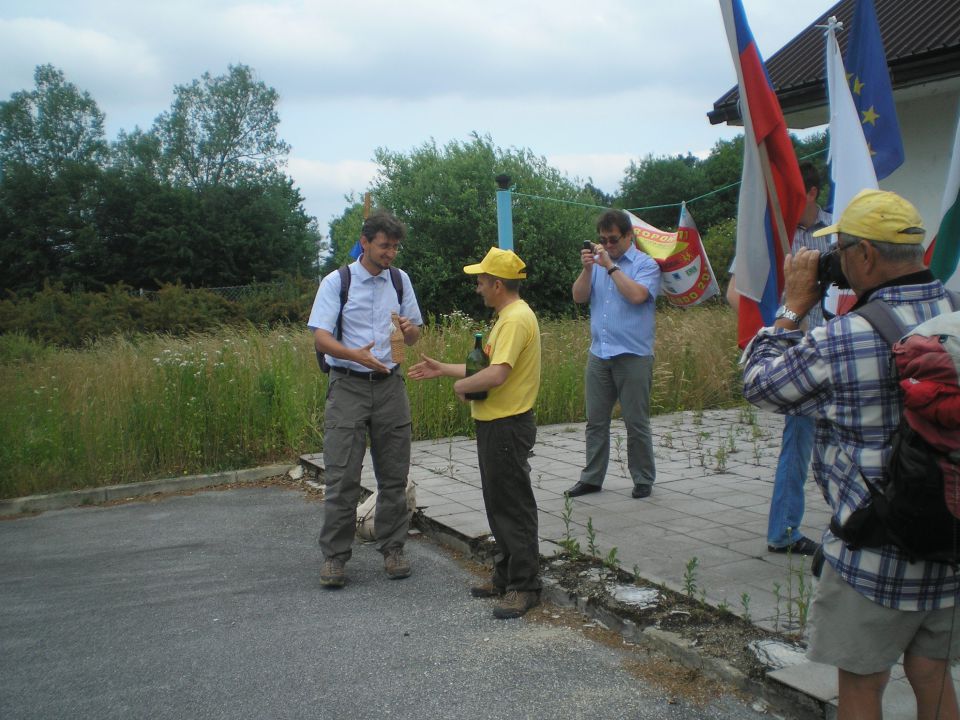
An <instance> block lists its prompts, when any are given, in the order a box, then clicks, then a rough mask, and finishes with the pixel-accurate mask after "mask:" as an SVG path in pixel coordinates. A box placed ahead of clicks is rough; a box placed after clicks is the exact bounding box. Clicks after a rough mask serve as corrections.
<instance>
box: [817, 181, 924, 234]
mask: <svg viewBox="0 0 960 720" xmlns="http://www.w3.org/2000/svg"><path fill="white" fill-rule="evenodd" d="M837 232H842V233H846V234H848V235H855V236H856V237H860V238H864V239H865V240H876V241H877V242H888V243H897V244H898V245H919V244H920V243H922V242H923V236H924V235H925V234H926V230H924V229H923V218H921V217H920V213H918V212H917V209H916V208H915V207H914V206H913V205H912V204H911V203H910V202H908V201H907V200H904V199H903V198H902V197H900V196H899V195H897V194H896V193H892V192H887V191H885V190H861V191H860V192H858V193H857V194H856V195H855V196H854V198H853V200H851V201H850V204H849V205H847V208H846V210H844V211H843V214H842V215H841V216H840V221H839V222H836V223H834V224H833V225H828V226H827V227H825V228H822V229H820V230H817V231H816V232H815V233H813V236H814V237H822V236H823V235H831V234H832V233H837Z"/></svg>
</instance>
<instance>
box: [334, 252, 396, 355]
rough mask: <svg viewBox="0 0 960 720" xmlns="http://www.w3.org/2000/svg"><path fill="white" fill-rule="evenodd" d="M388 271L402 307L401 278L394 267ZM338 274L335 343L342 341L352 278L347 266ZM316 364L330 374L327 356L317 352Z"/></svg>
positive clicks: (342, 267)
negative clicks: (338, 288)
mask: <svg viewBox="0 0 960 720" xmlns="http://www.w3.org/2000/svg"><path fill="white" fill-rule="evenodd" d="M387 269H388V270H389V271H390V282H392V283H393V289H394V290H396V291H397V302H398V303H400V305H401V306H402V305H403V278H402V277H401V275H400V271H399V270H397V268H395V267H390V268H387ZM337 272H339V273H340V312H339V313H338V314H337V324H336V326H335V327H334V333H333V336H334V337H335V338H337V341H338V342H339V341H340V340H342V339H343V306H344V305H346V304H347V295H348V294H349V292H350V280H351V279H352V278H353V276H352V275H351V274H350V266H349V265H341V266H340V267H339V268H337ZM317 363H318V364H319V365H320V370H321V371H322V372H325V373H328V372H330V365H329V363H327V356H326V355H324V354H323V353H322V352H320V351H319V350H317Z"/></svg>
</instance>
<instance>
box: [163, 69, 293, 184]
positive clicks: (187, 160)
mask: <svg viewBox="0 0 960 720" xmlns="http://www.w3.org/2000/svg"><path fill="white" fill-rule="evenodd" d="M278 99H279V95H278V94H277V91H276V90H274V89H273V88H271V87H268V86H267V85H265V84H264V83H263V82H262V81H258V80H256V79H255V77H254V73H253V70H251V69H250V68H249V67H247V66H246V65H231V66H230V67H229V69H228V70H227V74H226V75H220V76H217V77H212V76H211V75H210V73H204V74H203V76H202V77H201V79H200V80H199V81H198V80H194V81H193V82H192V83H191V84H189V85H178V86H177V87H176V88H174V101H173V105H172V106H171V108H170V110H169V111H167V112H164V113H163V114H161V115H160V116H159V117H158V118H157V119H156V121H155V123H154V134H155V135H156V136H157V138H158V139H159V143H160V148H161V155H162V162H163V169H164V170H165V172H166V176H167V177H168V178H169V179H170V180H171V181H172V182H174V183H175V184H184V185H188V186H189V187H192V188H194V189H196V190H202V189H205V188H208V187H215V186H218V185H222V184H226V185H232V184H236V183H239V182H243V181H248V180H252V179H254V178H256V177H258V176H259V177H265V176H270V175H274V174H276V173H277V172H279V170H280V168H281V167H282V166H283V164H284V163H285V162H286V155H287V153H289V151H290V146H289V145H287V143H285V142H284V141H283V140H281V139H280V137H279V136H278V135H277V125H278V124H279V123H280V116H279V115H278V114H277V110H276V105H277V101H278Z"/></svg>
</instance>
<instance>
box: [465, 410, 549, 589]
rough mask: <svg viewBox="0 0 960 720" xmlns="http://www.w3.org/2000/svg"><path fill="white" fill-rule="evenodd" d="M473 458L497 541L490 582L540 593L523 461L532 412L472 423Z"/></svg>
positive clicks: (533, 434)
mask: <svg viewBox="0 0 960 720" xmlns="http://www.w3.org/2000/svg"><path fill="white" fill-rule="evenodd" d="M476 427H477V459H478V460H479V462H480V482H481V484H482V486H483V503H484V505H485V506H486V509H487V522H488V523H489V524H490V530H491V531H492V532H493V537H494V539H495V540H496V541H497V555H496V557H495V558H494V567H493V584H494V585H497V586H499V587H503V588H506V589H507V590H528V591H529V590H539V589H540V545H539V541H538V539H537V501H536V499H535V498H534V497H533V488H532V487H531V485H530V463H529V462H528V458H529V456H530V451H531V450H532V449H533V444H534V443H535V442H536V440H537V424H536V421H535V419H534V416H533V411H528V412H525V413H522V414H520V415H512V416H510V417H505V418H501V419H499V420H487V421H480V420H478V421H477V422H476Z"/></svg>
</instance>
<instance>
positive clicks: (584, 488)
mask: <svg viewBox="0 0 960 720" xmlns="http://www.w3.org/2000/svg"><path fill="white" fill-rule="evenodd" d="M595 492H600V486H599V485H590V484H588V483H585V482H583V481H582V480H578V481H577V484H576V485H574V486H573V487H572V488H570V489H569V490H567V491H566V492H565V493H563V494H564V495H566V496H567V497H580V496H581V495H587V494H589V493H595Z"/></svg>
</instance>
